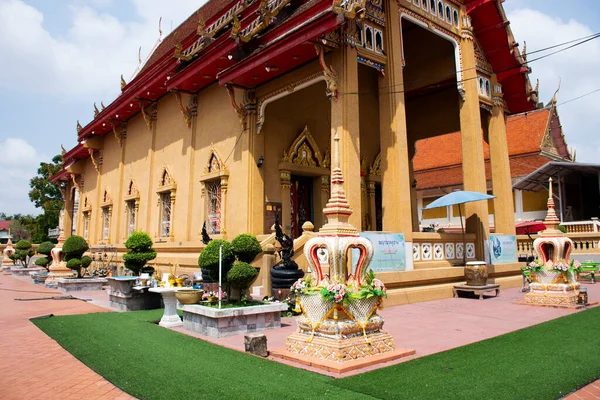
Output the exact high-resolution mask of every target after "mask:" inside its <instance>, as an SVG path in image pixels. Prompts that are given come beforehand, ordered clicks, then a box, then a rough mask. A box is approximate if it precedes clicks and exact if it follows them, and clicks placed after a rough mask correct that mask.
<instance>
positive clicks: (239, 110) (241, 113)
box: [225, 84, 247, 130]
mask: <svg viewBox="0 0 600 400" xmlns="http://www.w3.org/2000/svg"><path fill="white" fill-rule="evenodd" d="M225 89H227V94H228V95H229V101H230V102H231V106H232V107H233V109H234V110H235V113H236V114H237V116H238V119H239V120H240V124H241V125H242V129H243V130H246V115H247V110H246V108H244V106H243V104H238V103H237V102H236V100H235V90H234V88H233V86H232V85H230V84H225Z"/></svg>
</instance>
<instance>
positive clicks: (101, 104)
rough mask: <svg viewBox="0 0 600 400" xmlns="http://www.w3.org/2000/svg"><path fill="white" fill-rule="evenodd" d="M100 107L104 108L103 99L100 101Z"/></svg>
mask: <svg viewBox="0 0 600 400" xmlns="http://www.w3.org/2000/svg"><path fill="white" fill-rule="evenodd" d="M100 107H102V111H104V109H105V108H106V106H105V105H104V102H103V101H101V102H100Z"/></svg>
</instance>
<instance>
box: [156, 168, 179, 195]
mask: <svg viewBox="0 0 600 400" xmlns="http://www.w3.org/2000/svg"><path fill="white" fill-rule="evenodd" d="M175 189H177V183H176V182H175V180H174V179H173V175H171V172H170V171H169V169H168V168H167V167H166V166H165V167H163V169H162V171H161V173H160V180H159V181H158V192H166V191H170V190H175Z"/></svg>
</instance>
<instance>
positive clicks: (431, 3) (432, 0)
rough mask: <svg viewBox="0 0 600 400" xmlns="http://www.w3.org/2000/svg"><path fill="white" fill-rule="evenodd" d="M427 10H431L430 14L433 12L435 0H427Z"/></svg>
mask: <svg viewBox="0 0 600 400" xmlns="http://www.w3.org/2000/svg"><path fill="white" fill-rule="evenodd" d="M429 11H431V13H432V14H435V13H436V12H435V0H429Z"/></svg>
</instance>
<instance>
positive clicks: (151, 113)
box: [138, 99, 158, 130]
mask: <svg viewBox="0 0 600 400" xmlns="http://www.w3.org/2000/svg"><path fill="white" fill-rule="evenodd" d="M138 102H139V103H140V112H141V113H142V117H143V118H144V121H145V122H146V126H147V127H148V129H150V130H152V128H153V127H154V122H155V121H156V117H157V115H158V104H157V103H156V102H155V101H153V102H151V103H150V104H148V105H146V106H144V101H143V100H141V99H138Z"/></svg>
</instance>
